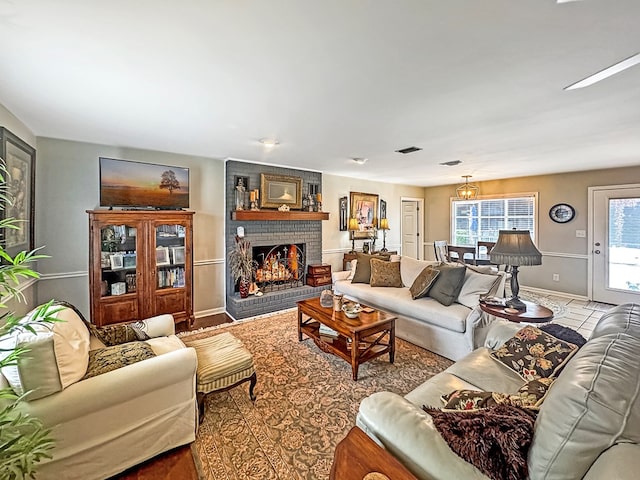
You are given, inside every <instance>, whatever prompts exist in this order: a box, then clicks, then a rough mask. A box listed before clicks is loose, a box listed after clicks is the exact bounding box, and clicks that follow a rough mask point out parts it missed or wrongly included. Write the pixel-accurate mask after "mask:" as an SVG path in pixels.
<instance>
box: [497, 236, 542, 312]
mask: <svg viewBox="0 0 640 480" xmlns="http://www.w3.org/2000/svg"><path fill="white" fill-rule="evenodd" d="M489 258H490V259H491V263H493V264H495V265H510V266H511V295H512V296H511V298H510V299H509V300H507V302H506V305H507V307H510V308H515V309H517V310H526V309H527V306H526V305H525V304H524V302H523V301H522V300H520V299H519V298H518V293H519V292H520V286H519V285H518V267H520V266H523V265H524V266H529V265H542V254H541V253H540V251H539V250H538V249H537V248H536V246H535V245H534V244H533V241H532V240H531V233H529V230H500V233H499V235H498V241H497V242H496V245H495V246H494V247H493V249H492V250H491V252H490V253H489Z"/></svg>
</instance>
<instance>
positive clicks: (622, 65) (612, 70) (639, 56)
mask: <svg viewBox="0 0 640 480" xmlns="http://www.w3.org/2000/svg"><path fill="white" fill-rule="evenodd" d="M639 63H640V53H636V54H635V55H633V56H632V57H629V58H627V59H626V60H622V61H621V62H618V63H616V64H615V65H611V66H610V67H607V68H605V69H604V70H600V71H599V72H598V73H594V74H593V75H590V76H588V77H587V78H584V79H582V80H580V81H579V82H576V83H573V84H571V85H569V86H568V87H564V90H575V89H576V88H584V87H588V86H589V85H593V84H594V83H597V82H599V81H601V80H604V79H605V78H609V77H610V76H612V75H615V74H616V73H620V72H622V71H623V70H626V69H627V68H631V67H633V66H634V65H637V64H639Z"/></svg>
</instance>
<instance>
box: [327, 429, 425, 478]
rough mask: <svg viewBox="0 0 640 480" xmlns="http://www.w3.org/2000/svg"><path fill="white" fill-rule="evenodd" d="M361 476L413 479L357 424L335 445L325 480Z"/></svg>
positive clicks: (402, 466) (409, 473)
mask: <svg viewBox="0 0 640 480" xmlns="http://www.w3.org/2000/svg"><path fill="white" fill-rule="evenodd" d="M370 474H371V475H370ZM373 474H378V475H373ZM364 478H367V479H368V478H372V479H373V478H378V479H389V480H417V478H416V477H414V476H413V475H412V474H411V472H409V470H407V469H406V468H405V467H404V465H402V464H401V463H400V462H399V461H398V460H397V459H396V458H395V457H394V456H392V455H391V454H390V453H389V452H387V451H386V450H385V449H384V448H382V447H380V445H378V444H377V443H376V442H374V441H373V440H371V438H369V436H368V435H367V434H366V433H364V432H363V431H362V430H360V429H359V428H358V427H353V428H352V429H351V430H350V431H349V433H348V434H347V436H346V437H344V439H343V440H342V441H341V442H340V443H339V444H338V445H337V446H336V451H335V453H334V455H333V465H331V476H330V477H329V480H363V479H364Z"/></svg>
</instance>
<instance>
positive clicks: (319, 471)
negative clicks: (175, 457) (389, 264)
mask: <svg viewBox="0 0 640 480" xmlns="http://www.w3.org/2000/svg"><path fill="white" fill-rule="evenodd" d="M296 315H297V314H296V312H295V311H292V310H290V311H287V312H285V313H281V314H278V315H273V316H270V317H267V318H260V319H257V320H254V321H248V322H242V323H239V324H231V325H229V326H227V325H224V326H221V327H220V328H215V327H214V328H213V329H206V330H204V331H201V332H194V333H191V334H188V335H185V334H183V335H181V338H183V339H189V340H195V339H197V338H203V337H205V336H209V335H215V334H218V333H221V332H222V331H228V332H231V333H233V335H235V336H236V337H238V338H239V339H241V340H242V341H243V343H244V344H245V346H246V347H247V348H248V349H249V350H250V351H251V352H252V353H253V355H254V360H255V364H256V369H257V372H258V384H257V386H256V389H255V393H256V395H257V397H258V398H257V400H256V401H255V403H253V402H251V400H249V394H248V384H246V383H245V384H243V385H241V386H239V387H237V388H234V389H232V390H230V391H229V392H222V393H214V394H210V395H208V397H207V400H206V401H207V405H206V408H207V410H206V414H205V418H204V421H203V423H202V424H201V425H200V428H199V431H198V435H197V438H196V441H195V444H194V446H193V448H192V451H193V452H194V453H195V455H194V459H195V461H196V464H197V466H198V469H199V471H200V472H201V476H202V478H203V479H211V480H213V479H215V480H236V479H237V480H240V479H242V480H251V479H255V480H267V479H287V480H288V479H309V480H311V479H314V480H315V479H322V480H325V479H327V478H328V477H329V471H330V468H331V463H332V461H333V451H334V449H335V446H336V445H337V443H338V442H339V441H340V440H342V439H343V438H344V436H345V435H346V434H347V432H348V431H349V429H350V428H351V427H352V426H353V425H354V424H355V418H356V413H357V411H358V405H359V404H360V401H361V400H362V399H363V398H364V397H366V396H368V395H370V394H372V393H374V392H378V391H383V390H389V391H392V392H396V393H398V394H400V395H404V394H406V393H407V392H409V391H411V390H413V389H414V388H415V387H417V386H418V385H420V384H421V383H422V382H424V381H425V380H426V379H428V378H430V377H432V376H433V375H435V374H436V373H438V372H440V371H442V370H444V369H445V368H447V367H448V366H449V365H451V363H452V362H450V361H449V360H447V359H445V358H443V357H440V356H438V355H436V354H433V353H431V352H428V351H426V350H423V349H421V348H419V347H416V346H414V345H412V344H410V343H408V342H405V341H403V340H399V339H397V340H396V342H397V343H396V355H395V363H394V364H393V365H392V364H390V363H389V357H388V355H384V356H382V357H379V358H377V359H375V360H373V361H372V362H369V363H365V364H363V365H361V366H360V370H359V376H358V381H357V382H354V381H352V380H351V366H350V365H349V364H348V363H346V362H345V361H343V360H341V359H339V358H337V357H335V356H333V355H330V354H327V353H324V352H322V351H321V350H320V349H319V348H318V347H317V346H316V345H315V344H314V343H313V341H311V340H309V339H307V338H306V337H305V339H304V340H303V341H302V342H298V334H297V325H296V319H297V316H296Z"/></svg>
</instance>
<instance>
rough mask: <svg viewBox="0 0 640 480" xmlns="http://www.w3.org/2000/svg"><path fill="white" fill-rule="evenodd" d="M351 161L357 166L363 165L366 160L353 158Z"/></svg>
mask: <svg viewBox="0 0 640 480" xmlns="http://www.w3.org/2000/svg"><path fill="white" fill-rule="evenodd" d="M351 160H353V161H354V162H356V163H357V164H358V165H364V164H365V163H367V160H368V158H362V157H354V158H352V159H351Z"/></svg>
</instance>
